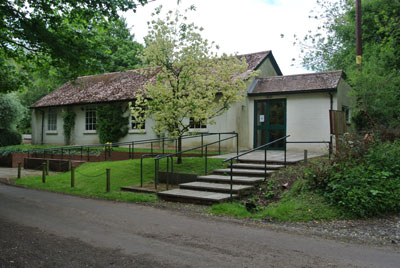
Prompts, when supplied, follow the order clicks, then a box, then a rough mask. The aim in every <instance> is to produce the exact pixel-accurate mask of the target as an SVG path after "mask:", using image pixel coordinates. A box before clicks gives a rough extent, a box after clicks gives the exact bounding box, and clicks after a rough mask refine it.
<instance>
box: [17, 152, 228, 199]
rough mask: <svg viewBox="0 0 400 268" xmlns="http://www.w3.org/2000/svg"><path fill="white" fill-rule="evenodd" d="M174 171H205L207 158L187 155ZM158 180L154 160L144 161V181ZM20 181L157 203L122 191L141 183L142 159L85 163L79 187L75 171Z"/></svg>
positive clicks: (212, 163)
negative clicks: (107, 190) (107, 172)
mask: <svg viewBox="0 0 400 268" xmlns="http://www.w3.org/2000/svg"><path fill="white" fill-rule="evenodd" d="M207 165H208V170H209V171H210V172H211V171H212V170H214V169H217V168H221V167H222V166H223V163H222V160H221V159H213V158H209V159H208V161H207ZM106 168H110V169H111V171H110V172H111V191H110V192H109V193H106V175H105V171H106ZM163 170H166V160H165V161H164V160H162V161H160V171H163ZM174 172H178V173H188V174H204V158H200V157H187V158H186V157H185V158H183V164H180V165H178V164H176V163H174ZM153 180H154V159H151V158H147V159H144V160H143V182H144V183H146V182H150V181H153ZM15 182H16V184H19V185H24V186H27V187H32V188H37V189H44V190H50V191H55V192H63V193H69V194H77V195H82V196H90V197H101V198H106V199H112V200H121V201H127V202H155V201H156V200H157V196H156V195H155V194H141V193H131V192H121V191H120V187H122V186H128V185H140V159H134V160H125V161H107V162H92V163H85V164H83V165H81V166H79V167H78V168H76V170H75V187H74V188H71V187H70V186H71V173H70V172H66V173H60V174H56V175H52V176H47V177H46V183H42V177H41V176H36V177H25V178H22V179H19V180H16V181H15Z"/></svg>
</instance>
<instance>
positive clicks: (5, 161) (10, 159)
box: [0, 153, 28, 168]
mask: <svg viewBox="0 0 400 268" xmlns="http://www.w3.org/2000/svg"><path fill="white" fill-rule="evenodd" d="M27 156H28V154H26V153H12V154H9V155H7V156H5V157H0V167H12V168H16V167H18V163H22V164H23V163H24V158H25V157H27Z"/></svg>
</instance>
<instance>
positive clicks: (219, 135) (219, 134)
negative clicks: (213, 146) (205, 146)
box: [218, 133, 221, 155]
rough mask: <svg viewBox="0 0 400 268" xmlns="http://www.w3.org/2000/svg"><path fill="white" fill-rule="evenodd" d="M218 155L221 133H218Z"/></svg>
mask: <svg viewBox="0 0 400 268" xmlns="http://www.w3.org/2000/svg"><path fill="white" fill-rule="evenodd" d="M218 154H219V155H220V154H221V133H218Z"/></svg>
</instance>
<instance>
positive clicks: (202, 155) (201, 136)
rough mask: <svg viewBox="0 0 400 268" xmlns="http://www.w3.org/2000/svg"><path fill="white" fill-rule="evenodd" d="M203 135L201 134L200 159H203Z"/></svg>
mask: <svg viewBox="0 0 400 268" xmlns="http://www.w3.org/2000/svg"><path fill="white" fill-rule="evenodd" d="M203 135H204V134H203V133H201V157H203V145H204V143H203Z"/></svg>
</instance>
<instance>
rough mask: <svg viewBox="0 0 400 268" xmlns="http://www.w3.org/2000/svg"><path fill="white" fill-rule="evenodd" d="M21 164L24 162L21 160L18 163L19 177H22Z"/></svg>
mask: <svg viewBox="0 0 400 268" xmlns="http://www.w3.org/2000/svg"><path fill="white" fill-rule="evenodd" d="M21 166H22V164H21V162H19V163H18V176H17V177H18V179H21Z"/></svg>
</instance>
